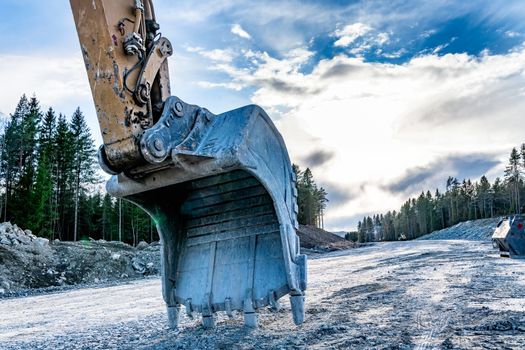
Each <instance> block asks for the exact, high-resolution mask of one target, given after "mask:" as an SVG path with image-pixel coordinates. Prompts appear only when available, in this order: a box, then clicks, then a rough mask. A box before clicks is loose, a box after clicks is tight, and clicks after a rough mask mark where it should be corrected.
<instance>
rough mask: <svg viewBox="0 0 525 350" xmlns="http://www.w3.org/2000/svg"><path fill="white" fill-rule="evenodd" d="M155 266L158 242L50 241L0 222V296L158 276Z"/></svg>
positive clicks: (158, 262)
mask: <svg viewBox="0 0 525 350" xmlns="http://www.w3.org/2000/svg"><path fill="white" fill-rule="evenodd" d="M159 265H160V256H159V247H158V244H156V245H155V244H153V245H148V244H146V243H142V244H140V245H139V247H138V248H133V247H131V246H129V245H127V244H124V243H120V242H106V241H93V240H89V241H80V242H60V241H58V240H55V241H53V242H49V240H47V239H45V238H41V237H36V236H35V235H33V234H32V233H31V231H29V230H22V229H21V228H19V227H18V226H16V225H12V224H11V223H9V222H6V223H2V224H0V267H1V268H0V296H1V295H5V294H7V295H9V294H12V293H16V292H19V291H22V290H27V289H36V288H47V287H59V286H67V285H75V284H80V283H85V284H93V283H102V282H112V281H116V280H121V279H129V278H137V277H142V276H146V275H152V274H158V273H159V268H160V266H159Z"/></svg>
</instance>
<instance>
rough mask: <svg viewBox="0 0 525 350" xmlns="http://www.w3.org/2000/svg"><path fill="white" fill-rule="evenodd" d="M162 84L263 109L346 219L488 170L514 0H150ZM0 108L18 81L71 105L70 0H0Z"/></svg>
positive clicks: (500, 117) (77, 64) (203, 101)
mask: <svg viewBox="0 0 525 350" xmlns="http://www.w3.org/2000/svg"><path fill="white" fill-rule="evenodd" d="M154 2H155V6H156V11H157V17H158V21H159V22H160V24H161V31H162V33H163V35H164V36H166V37H168V38H169V39H170V40H171V42H172V43H173V45H174V48H175V54H174V57H172V58H171V59H170V71H171V79H172V92H173V93H174V94H175V95H177V96H179V97H181V98H183V99H184V100H186V101H188V102H191V103H195V104H199V105H202V106H206V107H208V108H209V109H210V110H212V111H214V112H217V113H220V112H224V111H226V110H229V109H233V108H237V107H239V106H241V105H245V104H249V103H257V104H259V105H261V106H262V107H264V108H265V109H266V110H267V111H268V112H269V114H270V115H271V117H272V119H273V120H274V121H275V122H276V125H277V126H278V128H279V129H280V131H281V133H282V134H283V136H284V137H285V140H286V142H287V145H288V148H289V151H290V153H291V156H292V159H293V161H294V162H296V163H298V164H300V165H301V166H302V167H306V166H310V167H311V168H312V169H313V172H314V176H315V177H316V179H317V180H318V182H319V184H320V185H322V186H324V187H326V188H327V190H328V193H329V199H330V200H331V202H330V203H329V207H328V210H327V217H326V219H325V224H326V226H327V227H328V228H332V229H351V228H353V227H355V225H356V222H357V219H358V218H360V217H362V216H363V215H367V214H371V213H374V212H381V211H384V210H389V209H397V208H398V206H399V204H400V203H401V202H402V201H404V200H405V199H406V198H407V197H408V196H409V195H413V194H417V193H419V192H420V191H421V190H426V189H429V188H430V189H432V188H435V187H440V188H442V187H443V185H444V182H445V180H446V178H447V177H448V176H449V175H451V176H457V177H459V178H463V177H467V176H468V177H472V178H473V179H476V178H479V177H480V176H481V175H483V174H487V175H488V176H489V177H491V178H494V177H495V176H497V175H500V174H501V173H502V169H503V167H504V162H505V161H506V158H507V154H508V152H509V150H510V148H512V147H513V146H516V145H518V144H520V143H522V142H524V141H525V139H524V137H523V132H521V131H520V130H519V128H517V127H516V125H518V124H519V123H520V122H521V123H522V122H523V118H524V114H525V102H524V97H525V73H524V69H525V46H524V42H525V21H523V18H525V3H524V2H523V1H512V0H506V1H503V0H501V1H484V0H480V1H441V0H435V1H396V0H394V1H373V0H372V1H365V0H363V1H290V0H284V1H265V2H261V1H237V0H217V1H202V2H198V3H196V2H195V1H176V2H175V1H167V0H156V1H154ZM0 4H1V5H2V7H1V8H2V10H1V11H2V14H4V16H2V17H3V21H2V22H1V23H0V32H1V33H2V35H1V36H0V76H2V78H3V79H2V81H3V84H2V86H1V87H0V92H1V96H2V97H0V112H1V113H3V114H6V115H7V114H9V113H10V112H12V111H13V109H14V107H15V105H16V103H17V101H18V98H19V97H20V95H21V94H22V93H27V94H32V93H35V94H36V95H37V97H38V98H39V99H40V100H41V103H42V105H43V107H45V108H47V107H49V106H53V107H54V108H55V109H56V110H57V111H60V112H63V113H65V114H66V115H70V114H72V112H73V110H74V109H75V108H76V106H80V107H81V109H82V110H83V111H84V112H85V114H86V116H87V118H88V120H89V124H90V126H91V127H92V130H93V136H94V137H95V138H96V140H97V142H100V137H99V135H98V134H99V131H98V125H97V121H96V116H95V112H94V108H93V106H92V101H91V96H90V91H89V85H88V82H87V78H86V74H85V71H84V68H83V65H82V61H81V55H80V50H79V45H78V40H77V36H76V32H75V29H74V23H73V18H72V15H71V10H70V8H69V2H68V1H65V0H50V1H45V2H43V1H36V0H0Z"/></svg>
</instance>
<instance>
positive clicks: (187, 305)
mask: <svg viewBox="0 0 525 350" xmlns="http://www.w3.org/2000/svg"><path fill="white" fill-rule="evenodd" d="M184 307H185V308H186V314H187V315H188V317H189V318H191V319H193V309H192V307H191V298H188V299H186V302H185V303H184Z"/></svg>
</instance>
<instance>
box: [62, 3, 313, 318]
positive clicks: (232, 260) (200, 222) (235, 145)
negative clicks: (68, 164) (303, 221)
mask: <svg viewBox="0 0 525 350" xmlns="http://www.w3.org/2000/svg"><path fill="white" fill-rule="evenodd" d="M70 3H71V7H72V10H73V15H74V18H75V23H76V27H77V32H78V36H79V40H80V46H81V49H82V55H83V57H84V62H85V67H86V71H87V74H88V77H89V83H90V86H91V92H92V95H93V100H94V103H95V107H96V111H97V117H98V121H99V124H100V130H101V133H102V139H103V145H102V147H101V148H100V150H99V163H100V165H101V167H102V168H103V169H104V170H105V171H106V172H108V173H110V174H111V175H113V176H112V177H111V179H110V180H109V181H108V183H107V185H106V188H107V190H108V192H109V193H111V194H113V195H114V196H117V197H119V198H124V199H126V200H128V201H130V202H133V203H135V204H136V205H138V206H139V207H141V208H142V209H144V210H145V211H146V212H147V213H148V214H149V215H150V216H151V217H152V218H153V220H154V222H155V224H156V226H157V229H158V232H159V235H160V238H161V242H162V257H161V259H162V289H163V297H164V300H165V302H166V305H167V309H168V316H169V321H170V325H171V326H172V327H177V325H178V320H179V313H180V311H181V309H182V308H181V307H182V306H184V308H185V310H186V313H187V314H188V315H189V316H190V317H193V315H194V313H196V312H197V313H200V314H201V315H202V320H203V325H204V326H205V327H213V325H214V314H215V313H216V312H219V311H224V312H226V313H227V314H228V315H230V316H232V315H233V312H234V311H241V312H243V313H244V319H245V324H246V325H248V326H251V327H254V326H256V325H257V317H256V315H257V309H259V308H262V307H266V306H270V307H271V308H272V309H278V307H279V299H280V298H281V297H283V296H285V295H288V294H289V295H290V301H291V307H292V314H293V319H294V322H295V323H296V324H301V323H302V322H303V319H304V291H305V290H306V256H304V255H301V254H300V251H299V239H298V237H297V235H296V229H297V227H298V223H297V190H296V186H295V181H296V178H295V174H294V172H293V170H292V167H291V163H290V159H289V157H288V152H287V150H286V146H285V144H284V141H283V139H282V137H281V135H280V134H279V132H278V131H277V129H276V128H275V126H274V124H273V123H272V121H271V119H270V118H269V117H268V115H267V114H266V113H265V112H264V110H262V109H261V108H260V107H258V106H255V105H250V106H245V107H242V108H239V109H236V110H233V111H229V112H226V113H222V114H213V113H211V112H210V111H208V110H207V109H205V108H202V107H199V106H196V105H191V104H188V103H185V102H184V101H182V100H180V99H179V98H177V97H175V96H170V83H169V75H168V62H167V59H168V57H169V56H171V55H172V53H173V48H172V45H171V43H170V42H169V40H168V39H166V38H164V37H162V36H161V35H160V34H159V32H158V30H159V25H158V23H157V22H156V18H155V12H154V9H153V4H152V1H151V0H144V1H142V0H70Z"/></svg>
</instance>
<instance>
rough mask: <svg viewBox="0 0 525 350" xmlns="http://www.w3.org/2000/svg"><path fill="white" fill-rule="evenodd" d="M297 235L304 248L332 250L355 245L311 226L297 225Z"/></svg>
mask: <svg viewBox="0 0 525 350" xmlns="http://www.w3.org/2000/svg"><path fill="white" fill-rule="evenodd" d="M297 235H298V236H299V239H300V240H301V248H305V249H306V250H314V251H334V250H342V249H348V248H353V247H354V246H355V245H354V243H352V242H350V241H347V240H346V239H344V238H342V237H339V236H337V235H335V234H333V233H331V232H328V231H325V230H323V229H320V228H316V227H313V226H304V225H299V230H297ZM307 252H308V251H307Z"/></svg>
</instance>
